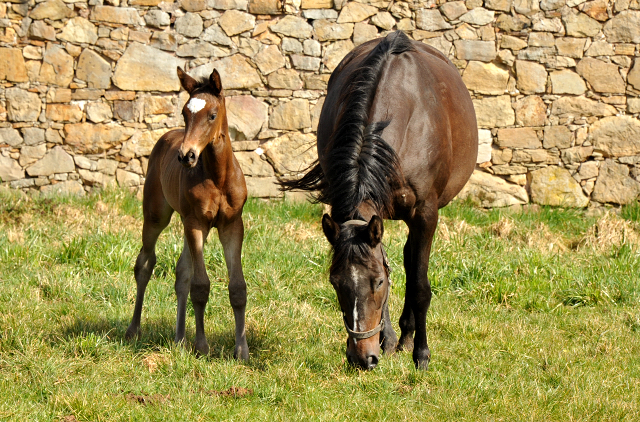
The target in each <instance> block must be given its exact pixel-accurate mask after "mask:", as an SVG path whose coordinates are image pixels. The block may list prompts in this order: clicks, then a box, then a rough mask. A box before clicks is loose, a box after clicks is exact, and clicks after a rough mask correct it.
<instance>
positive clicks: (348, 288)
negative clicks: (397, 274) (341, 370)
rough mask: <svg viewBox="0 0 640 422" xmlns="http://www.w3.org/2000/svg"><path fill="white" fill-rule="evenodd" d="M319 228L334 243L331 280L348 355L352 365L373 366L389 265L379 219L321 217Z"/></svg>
mask: <svg viewBox="0 0 640 422" xmlns="http://www.w3.org/2000/svg"><path fill="white" fill-rule="evenodd" d="M322 230H323V231H324V234H325V236H326V237H327V239H328V240H329V243H331V245H332V246H333V261H332V263H331V269H330V274H329V275H330V278H329V279H330V281H331V284H332V285H333V288H334V289H335V290H336V293H337V294H338V302H340V308H341V309H342V317H343V319H344V324H345V327H346V329H347V333H348V334H349V338H348V339H347V359H348V360H349V363H351V364H352V365H357V366H360V367H361V368H364V369H373V368H375V367H376V365H377V364H378V356H379V354H380V331H381V330H382V328H383V327H384V325H383V324H384V323H383V322H382V321H383V315H382V310H383V307H384V305H385V303H386V301H387V298H388V297H389V265H388V261H387V256H386V254H385V251H384V248H383V246H382V243H381V241H382V235H383V233H384V228H383V226H382V219H381V218H380V217H378V216H373V217H372V218H371V221H369V222H368V223H367V222H365V221H362V220H350V221H347V222H345V223H343V224H338V223H336V222H335V221H334V220H333V219H332V218H331V217H330V216H329V215H328V214H325V215H324V216H323V217H322Z"/></svg>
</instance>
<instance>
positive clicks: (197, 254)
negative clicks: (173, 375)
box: [176, 219, 211, 355]
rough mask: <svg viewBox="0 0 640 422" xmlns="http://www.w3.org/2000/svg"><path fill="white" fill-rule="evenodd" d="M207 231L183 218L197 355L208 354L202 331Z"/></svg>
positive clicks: (206, 287)
mask: <svg viewBox="0 0 640 422" xmlns="http://www.w3.org/2000/svg"><path fill="white" fill-rule="evenodd" d="M208 233H209V230H208V229H207V228H204V227H202V225H201V224H200V223H199V222H197V220H191V221H190V220H189V219H185V220H184V234H185V239H186V240H187V244H188V246H189V252H190V255H191V265H192V267H193V277H192V278H191V283H190V284H189V292H190V295H191V303H192V304H193V312H194V314H195V317H196V341H195V344H194V348H195V350H196V353H198V354H199V355H208V354H209V343H207V337H206V335H205V332H204V311H205V307H206V306H207V302H208V301H209V290H210V289H211V282H210V281H209V276H208V275H207V269H206V268H205V264H204V255H203V247H204V241H205V240H206V238H207V235H208ZM176 282H177V280H176ZM178 300H180V298H178ZM177 337H178V333H177V332H176V338H177Z"/></svg>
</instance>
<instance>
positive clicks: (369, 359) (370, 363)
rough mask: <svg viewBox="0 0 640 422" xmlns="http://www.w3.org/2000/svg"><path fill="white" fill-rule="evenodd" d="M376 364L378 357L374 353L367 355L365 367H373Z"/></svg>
mask: <svg viewBox="0 0 640 422" xmlns="http://www.w3.org/2000/svg"><path fill="white" fill-rule="evenodd" d="M377 365H378V357H377V356H375V355H370V356H369V357H367V369H373V368H375V367H376V366H377Z"/></svg>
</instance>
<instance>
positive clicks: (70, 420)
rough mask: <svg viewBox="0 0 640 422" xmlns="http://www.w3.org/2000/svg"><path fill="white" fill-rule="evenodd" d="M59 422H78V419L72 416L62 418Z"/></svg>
mask: <svg viewBox="0 0 640 422" xmlns="http://www.w3.org/2000/svg"><path fill="white" fill-rule="evenodd" d="M60 420H61V421H62V422H78V419H76V417H75V416H73V415H68V416H63V417H62V418H61V419H60Z"/></svg>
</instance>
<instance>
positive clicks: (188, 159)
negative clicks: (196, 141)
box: [178, 149, 198, 168]
mask: <svg viewBox="0 0 640 422" xmlns="http://www.w3.org/2000/svg"><path fill="white" fill-rule="evenodd" d="M178 161H179V162H180V164H182V165H183V166H184V167H186V168H192V167H193V166H195V165H196V163H197V162H198V156H197V155H196V152H195V151H194V150H192V149H190V150H189V152H187V153H186V154H183V153H182V151H179V152H178Z"/></svg>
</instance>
